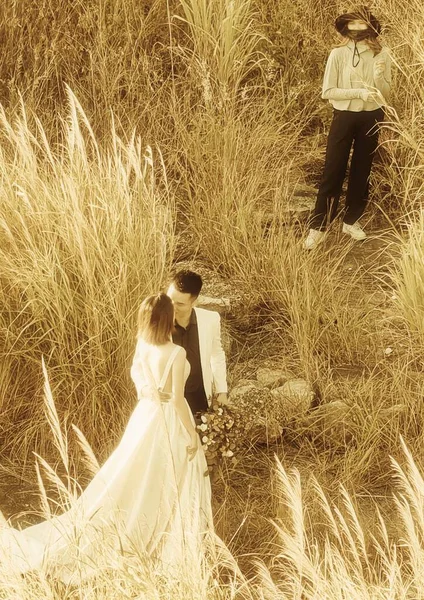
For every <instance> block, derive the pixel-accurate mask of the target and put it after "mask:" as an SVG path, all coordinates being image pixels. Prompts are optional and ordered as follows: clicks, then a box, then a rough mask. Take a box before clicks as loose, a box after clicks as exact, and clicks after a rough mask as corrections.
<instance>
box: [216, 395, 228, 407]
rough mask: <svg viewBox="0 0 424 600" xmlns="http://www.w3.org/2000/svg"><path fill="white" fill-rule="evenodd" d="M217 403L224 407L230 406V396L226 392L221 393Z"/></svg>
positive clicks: (217, 397)
mask: <svg viewBox="0 0 424 600" xmlns="http://www.w3.org/2000/svg"><path fill="white" fill-rule="evenodd" d="M216 402H217V403H218V404H223V405H224V406H229V405H230V402H229V400H228V394H226V393H225V392H221V393H220V394H218V395H217V396H216Z"/></svg>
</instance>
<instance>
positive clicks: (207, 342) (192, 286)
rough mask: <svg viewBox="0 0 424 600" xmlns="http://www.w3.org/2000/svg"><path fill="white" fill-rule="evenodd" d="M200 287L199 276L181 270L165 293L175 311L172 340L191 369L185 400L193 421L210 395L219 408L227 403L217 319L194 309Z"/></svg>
mask: <svg viewBox="0 0 424 600" xmlns="http://www.w3.org/2000/svg"><path fill="white" fill-rule="evenodd" d="M202 284H203V282H202V278H201V276H200V275H199V274H197V273H194V272H193V271H189V270H182V271H178V273H176V274H175V275H174V277H173V278H172V281H171V284H170V286H169V288H168V291H167V294H168V296H169V297H170V298H171V299H172V301H173V303H174V307H175V329H174V332H173V334H172V339H173V341H174V343H175V344H178V345H179V346H182V347H183V348H184V349H185V351H186V352H187V360H188V362H189V363H190V367H191V370H190V375H189V377H188V379H187V382H186V385H185V398H186V400H187V402H188V404H189V406H190V408H191V410H192V413H193V414H194V415H195V416H196V417H199V415H200V414H201V413H202V412H205V411H206V410H207V409H208V406H209V405H210V404H211V402H212V397H213V394H216V401H217V402H218V403H219V404H227V403H228V398H227V372H226V360H225V352H224V350H223V348H222V343H221V318H220V315H219V313H217V312H215V311H211V310H204V309H202V308H196V307H195V302H196V300H197V298H198V296H199V294H200V291H201V289H202Z"/></svg>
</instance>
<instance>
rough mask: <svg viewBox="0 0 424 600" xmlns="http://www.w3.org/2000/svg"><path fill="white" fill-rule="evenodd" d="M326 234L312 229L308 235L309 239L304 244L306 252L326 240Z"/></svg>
mask: <svg viewBox="0 0 424 600" xmlns="http://www.w3.org/2000/svg"><path fill="white" fill-rule="evenodd" d="M324 235H325V233H324V232H323V231H319V229H310V230H309V233H308V237H307V238H306V240H305V241H304V242H303V247H304V248H305V250H313V249H314V248H316V247H317V246H318V244H320V243H321V242H322V240H323V239H324Z"/></svg>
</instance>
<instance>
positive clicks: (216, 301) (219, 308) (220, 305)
mask: <svg viewBox="0 0 424 600" xmlns="http://www.w3.org/2000/svg"><path fill="white" fill-rule="evenodd" d="M196 305H197V306H198V307H199V308H205V309H207V310H214V311H216V312H218V313H219V314H221V315H222V314H225V313H227V312H229V311H230V308H231V302H230V300H229V298H213V297H212V296H202V295H200V296H199V297H198V299H197V302H196Z"/></svg>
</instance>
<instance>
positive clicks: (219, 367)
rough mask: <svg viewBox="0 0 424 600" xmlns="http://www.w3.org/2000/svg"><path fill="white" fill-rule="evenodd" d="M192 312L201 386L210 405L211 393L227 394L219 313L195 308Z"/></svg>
mask: <svg viewBox="0 0 424 600" xmlns="http://www.w3.org/2000/svg"><path fill="white" fill-rule="evenodd" d="M194 311H195V313H196V318H197V331H198V333H199V349H200V363H201V365H202V375H203V385H204V388H205V394H206V398H207V399H208V402H209V403H210V400H211V397H212V394H213V393H215V394H220V393H224V392H227V365H226V360H225V352H224V349H223V347H222V342H221V317H220V315H219V313H217V312H215V311H212V310H205V309H204V308H195V309H194Z"/></svg>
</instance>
